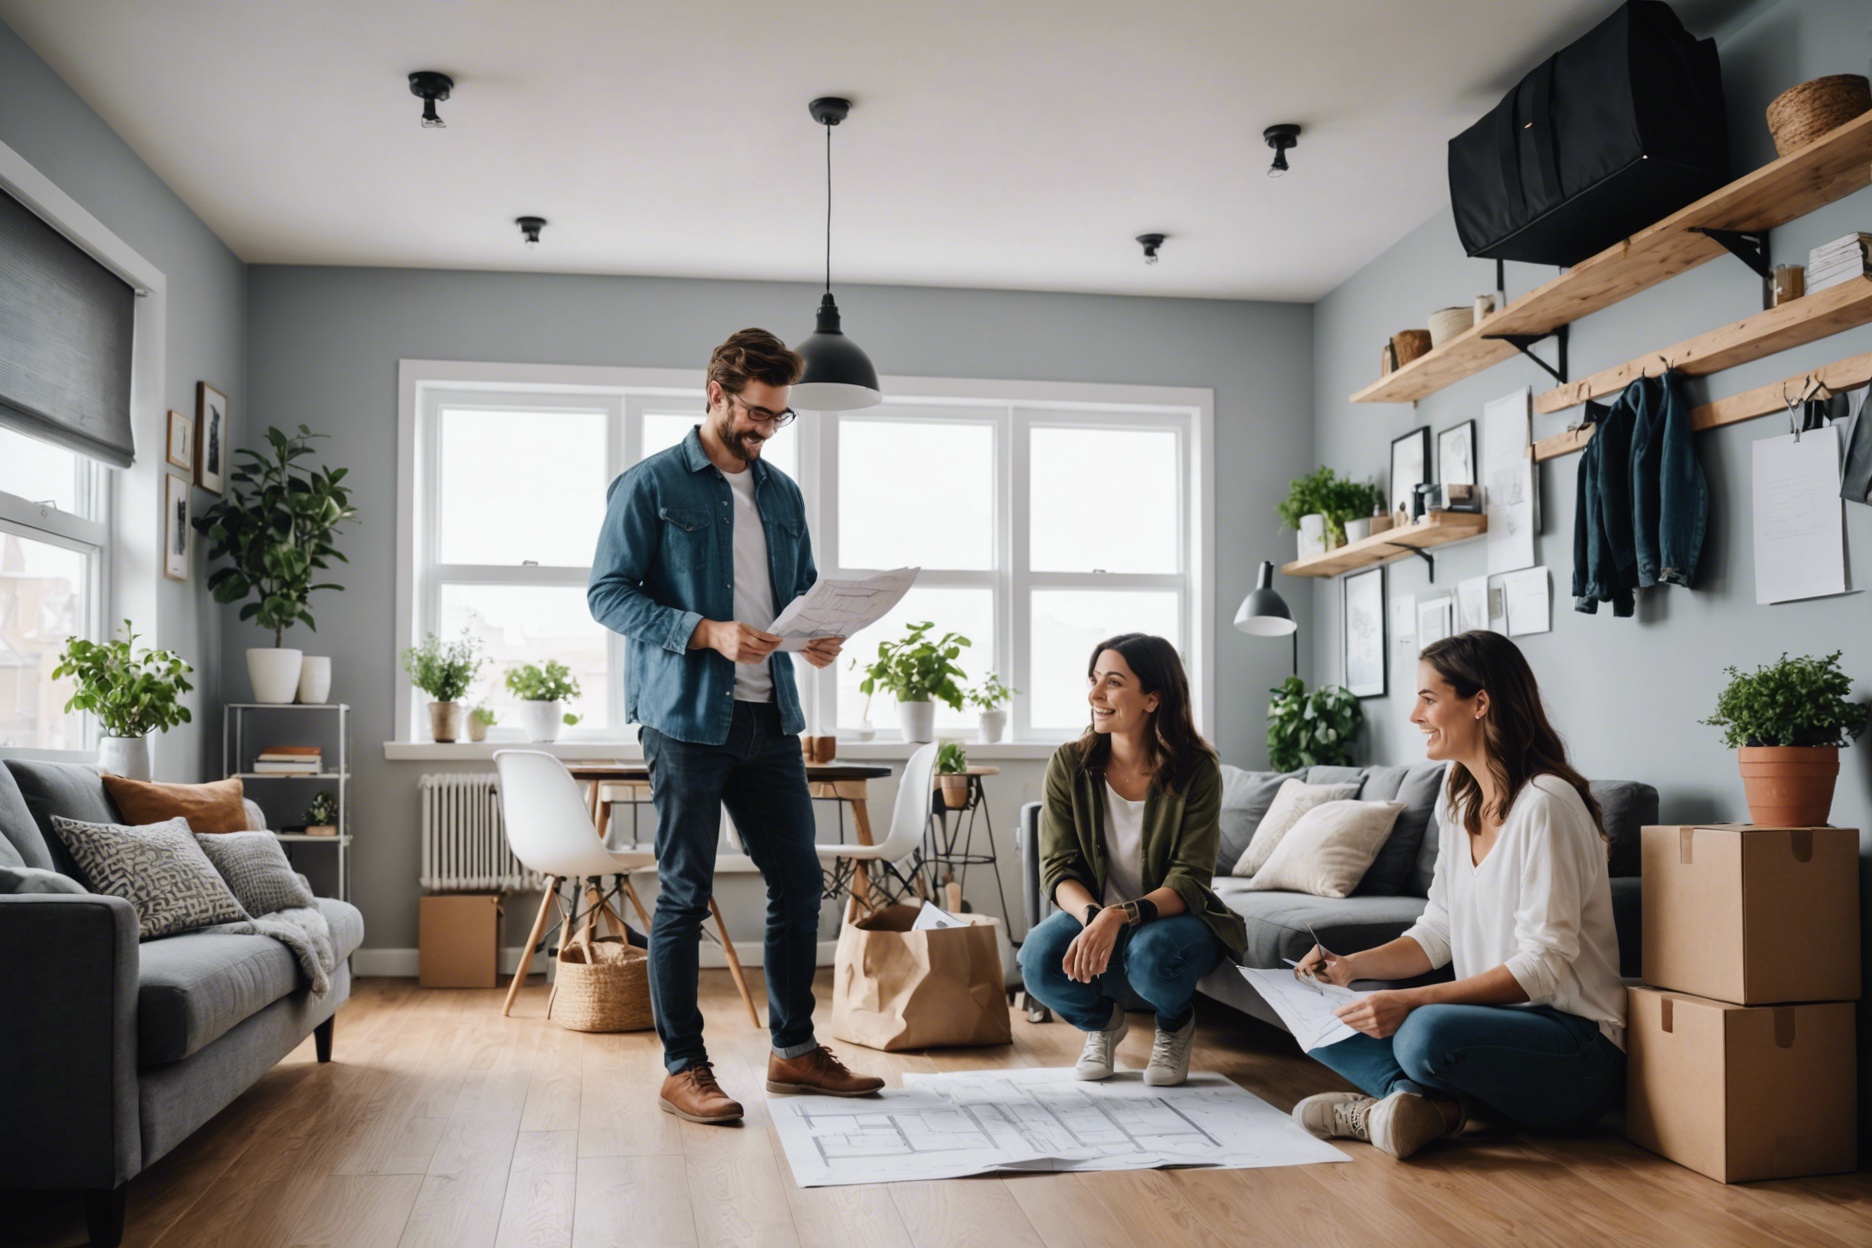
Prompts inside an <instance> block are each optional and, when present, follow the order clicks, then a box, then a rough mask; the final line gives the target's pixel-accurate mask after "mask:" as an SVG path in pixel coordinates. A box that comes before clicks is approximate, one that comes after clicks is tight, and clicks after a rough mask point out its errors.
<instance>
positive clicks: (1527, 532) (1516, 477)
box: [1482, 388, 1540, 573]
mask: <svg viewBox="0 0 1872 1248" xmlns="http://www.w3.org/2000/svg"><path fill="white" fill-rule="evenodd" d="M1533 394H1534V392H1533V391H1532V390H1531V389H1527V388H1523V389H1520V390H1517V391H1515V392H1514V393H1513V394H1510V395H1505V396H1503V397H1502V398H1499V399H1496V400H1495V401H1494V402H1492V403H1490V404H1488V405H1487V406H1485V407H1484V408H1483V409H1482V485H1483V490H1484V498H1485V500H1486V503H1485V507H1484V511H1485V514H1486V515H1487V516H1488V570H1489V572H1490V573H1502V572H1513V571H1515V570H1516V569H1518V568H1527V567H1532V566H1533V565H1534V534H1535V531H1536V530H1537V529H1538V527H1539V524H1540V513H1539V511H1538V509H1537V506H1536V502H1537V500H1536V498H1535V493H1534V491H1535V482H1536V477H1535V475H1534V460H1533V459H1532V458H1531V457H1530V455H1529V450H1530V448H1531V446H1532V428H1533Z"/></svg>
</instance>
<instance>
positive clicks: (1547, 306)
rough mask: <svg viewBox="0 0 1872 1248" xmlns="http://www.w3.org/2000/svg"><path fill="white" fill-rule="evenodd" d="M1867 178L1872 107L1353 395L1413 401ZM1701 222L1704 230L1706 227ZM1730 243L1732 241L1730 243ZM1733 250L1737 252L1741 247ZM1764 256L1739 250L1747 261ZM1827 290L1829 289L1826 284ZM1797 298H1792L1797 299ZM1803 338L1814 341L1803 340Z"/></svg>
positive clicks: (1362, 399) (1871, 164)
mask: <svg viewBox="0 0 1872 1248" xmlns="http://www.w3.org/2000/svg"><path fill="white" fill-rule="evenodd" d="M1869 183H1872V113H1866V114H1864V115H1862V116H1860V117H1856V118H1854V119H1853V120H1852V121H1849V122H1847V123H1846V124H1845V125H1843V126H1841V127H1839V128H1838V129H1837V130H1833V131H1831V132H1830V133H1828V134H1825V135H1823V136H1821V137H1820V138H1818V139H1815V140H1814V141H1813V142H1812V143H1809V144H1807V145H1806V146H1805V147H1802V148H1801V149H1800V150H1799V151H1796V152H1792V153H1790V154H1789V155H1786V156H1783V157H1782V158H1781V159H1779V160H1776V161H1773V162H1771V163H1769V164H1766V165H1763V166H1762V167H1761V168H1759V169H1757V170H1755V172H1753V173H1750V174H1747V175H1745V176H1743V177H1740V178H1737V179H1736V180H1735V181H1734V182H1731V183H1730V184H1729V185H1727V186H1725V187H1722V188H1721V189H1720V190H1716V191H1712V192H1710V193H1709V194H1708V195H1705V196H1704V197H1703V198H1702V199H1699V200H1697V201H1696V202H1695V203H1694V204H1691V205H1689V206H1688V207H1685V208H1681V209H1679V210H1678V211H1676V212H1674V213H1672V214H1671V215H1670V216H1668V217H1665V218H1664V219H1663V220H1662V221H1659V222H1658V223H1657V224H1655V225H1652V226H1649V227H1647V228H1645V229H1643V230H1640V231H1639V232H1638V233H1636V234H1634V235H1632V236H1631V237H1630V238H1628V239H1626V240H1625V241H1624V242H1622V243H1617V244H1615V245H1613V246H1611V247H1608V248H1606V249H1605V250H1604V251H1602V252H1600V253H1599V254H1598V255H1596V256H1592V257H1590V258H1589V259H1586V260H1582V261H1581V262H1580V263H1578V264H1576V265H1574V266H1573V267H1572V268H1571V269H1568V270H1567V271H1566V272H1565V273H1562V274H1561V275H1560V276H1559V277H1556V278H1554V279H1553V280H1552V281H1550V282H1548V283H1547V284H1545V285H1544V286H1540V287H1537V288H1536V289H1534V290H1532V291H1529V292H1528V293H1527V294H1525V295H1523V296H1521V298H1519V299H1516V300H1515V301H1514V302H1513V303H1510V304H1509V305H1508V306H1507V307H1506V308H1504V309H1502V310H1501V311H1500V312H1498V313H1496V314H1495V315H1494V316H1491V317H1489V318H1488V319H1487V320H1485V321H1483V322H1482V323H1481V324H1480V325H1477V326H1475V327H1474V328H1473V329H1469V330H1465V331H1464V332H1462V333H1461V334H1458V335H1457V336H1456V337H1454V338H1452V339H1450V340H1449V341H1448V342H1446V343H1444V344H1443V345H1442V346H1440V347H1437V348H1435V349H1434V350H1431V351H1429V352H1426V353H1425V354H1423V355H1421V356H1419V357H1417V358H1416V359H1414V360H1412V361H1411V362H1410V363H1409V364H1406V365H1404V366H1403V367H1402V368H1399V369H1397V370H1395V371H1394V372H1392V373H1391V374H1389V375H1388V376H1386V377H1383V378H1380V379H1379V380H1378V381H1375V382H1373V383H1372V384H1371V385H1369V386H1367V387H1365V388H1364V389H1363V390H1360V391H1359V392H1358V393H1356V394H1354V395H1353V396H1352V401H1353V402H1354V403H1410V402H1414V401H1416V400H1417V399H1421V398H1423V397H1424V396H1425V395H1430V394H1435V393H1436V392H1437V391H1439V390H1441V389H1443V388H1444V387H1446V386H1451V385H1454V384H1455V383H1456V382H1458V381H1461V380H1462V379H1463V378H1465V377H1471V376H1474V375H1475V374H1476V373H1479V372H1481V371H1482V370H1484V369H1486V368H1488V367H1490V366H1491V365H1494V364H1499V363H1500V362H1501V361H1503V360H1506V359H1510V358H1512V357H1513V356H1514V355H1516V354H1517V348H1516V347H1515V345H1514V344H1513V343H1512V342H1510V341H1505V340H1504V339H1505V337H1507V336H1516V337H1521V336H1536V337H1538V336H1540V335H1544V334H1550V333H1552V332H1553V331H1555V330H1557V329H1559V328H1560V327H1561V326H1562V325H1566V324H1570V323H1571V322H1573V321H1577V320H1579V319H1580V318H1581V317H1583V316H1586V315H1588V314H1590V313H1593V312H1597V311H1599V310H1600V309H1602V308H1608V307H1611V306H1612V305H1613V304H1615V303H1618V302H1619V301H1621V300H1623V299H1628V298H1630V297H1631V296H1632V295H1635V294H1637V293H1638V292H1639V291H1642V290H1649V289H1650V288H1651V287H1653V286H1656V285H1657V284H1658V283H1660V282H1664V281H1667V280H1669V279H1670V278H1673V277H1675V276H1677V274H1679V273H1684V272H1687V271H1689V270H1690V269H1694V268H1696V267H1697V266H1698V265H1700V264H1702V263H1704V262H1705V261H1708V260H1712V259H1714V258H1716V257H1718V256H1726V255H1729V254H1731V252H1732V251H1735V250H1736V246H1740V247H1741V251H1742V252H1749V251H1751V250H1752V244H1749V243H1748V241H1747V240H1745V239H1738V238H1737V236H1738V235H1751V234H1760V233H1762V232H1763V231H1766V230H1771V229H1773V228H1774V227H1776V226H1778V225H1784V224H1786V223H1787V222H1789V221H1792V220H1795V219H1796V218H1798V217H1804V216H1806V215H1807V214H1808V213H1810V212H1813V211H1814V210H1815V209H1817V208H1822V207H1825V206H1826V205H1827V204H1830V203H1832V202H1833V201H1835V200H1838V199H1844V198H1845V197H1846V196H1848V195H1851V194H1852V193H1853V192H1854V191H1857V190H1860V189H1861V188H1863V187H1865V186H1866V185H1868V184H1869ZM1705 231H1707V232H1705ZM1732 244H1734V246H1732ZM1737 254H1738V255H1740V254H1741V252H1737ZM1756 261H1759V262H1761V263H1766V257H1765V256H1764V255H1761V254H1759V253H1756V254H1755V259H1754V260H1747V259H1745V262H1746V263H1749V265H1750V267H1751V268H1755V267H1756ZM1822 293H1823V294H1826V293H1831V292H1822ZM1797 302H1798V301H1797ZM1808 341H1811V339H1809V340H1808Z"/></svg>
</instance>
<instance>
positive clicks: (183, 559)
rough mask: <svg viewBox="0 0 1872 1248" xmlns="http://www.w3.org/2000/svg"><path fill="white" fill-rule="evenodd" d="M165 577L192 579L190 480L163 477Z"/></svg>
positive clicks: (165, 474)
mask: <svg viewBox="0 0 1872 1248" xmlns="http://www.w3.org/2000/svg"><path fill="white" fill-rule="evenodd" d="M163 575H164V576H166V577H168V578H169V579H170V580H172V581H186V580H188V579H189V479H188V478H187V477H178V476H176V475H175V474H174V473H173V472H165V473H164V474H163Z"/></svg>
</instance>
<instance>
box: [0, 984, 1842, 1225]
mask: <svg viewBox="0 0 1872 1248" xmlns="http://www.w3.org/2000/svg"><path fill="white" fill-rule="evenodd" d="M703 976H704V983H703V1008H704V1009H705V1011H706V1012H707V1015H708V1019H709V1043H710V1049H711V1053H712V1055H713V1056H714V1058H715V1061H716V1066H717V1070H718V1072H719V1074H720V1076H721V1080H722V1083H723V1085H724V1086H725V1087H727V1089H728V1090H729V1092H730V1093H731V1094H732V1095H735V1096H737V1097H738V1099H740V1100H742V1101H743V1102H744V1103H745V1104H746V1105H747V1109H748V1119H747V1123H746V1125H745V1126H744V1127H741V1128H723V1127H703V1126H696V1125H693V1124H689V1123H683V1122H679V1121H677V1120H676V1119H675V1118H672V1117H670V1116H669V1115H667V1114H664V1113H662V1112H660V1111H659V1110H658V1108H657V1105H656V1090H657V1085H658V1082H659V1080H660V1078H661V1076H662V1067H661V1064H660V1062H659V1049H658V1046H657V1043H656V1037H655V1035H654V1034H651V1033H643V1034H635V1035H615V1036H588V1035H579V1034H575V1033H573V1032H568V1031H564V1030H562V1029H561V1028H559V1027H558V1026H556V1025H555V1024H552V1023H549V1022H547V1021H545V1020H544V1018H543V1014H544V1009H545V998H546V993H545V989H544V988H541V987H533V988H529V989H527V990H526V991H525V992H524V994H523V995H522V997H521V1000H520V1003H519V1004H518V1005H517V1006H516V1007H515V1012H514V1017H512V1018H509V1019H502V1018H501V1017H500V1001H501V994H500V993H499V992H497V991H485V992H478V991H435V990H423V989H420V988H417V987H416V986H415V984H414V981H411V980H385V979H379V980H369V979H367V980H361V981H359V982H358V984H357V988H356V994H355V996H354V997H353V999H352V1000H351V1001H350V1002H349V1003H348V1004H347V1005H346V1006H345V1007H344V1008H343V1010H342V1012H341V1013H340V1014H339V1016H338V1029H337V1048H336V1059H337V1060H336V1061H334V1062H333V1063H332V1064H331V1065H327V1066H320V1065H317V1064H316V1063H315V1062H314V1061H313V1057H312V1046H311V1042H310V1041H308V1042H307V1043H306V1044H305V1045H304V1046H303V1047H302V1048H301V1049H300V1050H299V1051H298V1052H296V1053H294V1054H293V1055H292V1056H291V1057H289V1058H288V1059H287V1060H286V1061H285V1062H283V1063H281V1064H280V1065H279V1066H278V1067H276V1068H275V1069H274V1070H273V1071H272V1072H270V1073H269V1074H268V1075H267V1076H266V1077H265V1078H263V1079H262V1080H261V1081H260V1082H259V1083H258V1084H256V1085H255V1086H254V1087H253V1088H252V1089H250V1090H249V1091H248V1092H247V1093H246V1095H244V1096H242V1097H241V1098H240V1099H239V1100H237V1101H236V1102H235V1103H234V1104H233V1105H231V1106H229V1107H228V1108H227V1109H226V1110H225V1111H223V1112H222V1113H221V1115H220V1116H219V1117H217V1118H216V1119H215V1120H214V1121H213V1122H211V1123H209V1124H208V1125H207V1126H205V1127H204V1128H202V1129H201V1130H200V1131H198V1132H196V1133H195V1135H194V1136H193V1137H192V1138H191V1139H189V1140H188V1141H187V1142H186V1143H184V1144H183V1145H182V1146H181V1147H180V1148H178V1149H177V1150H176V1151H175V1152H174V1153H172V1154H171V1155H170V1156H168V1157H166V1158H164V1159H163V1160H162V1161H161V1162H159V1163H158V1164H157V1165H156V1166H154V1167H153V1168H152V1169H151V1170H150V1171H148V1172H147V1173H145V1174H143V1175H141V1176H140V1177H138V1178H137V1179H136V1180H135V1181H134V1182H133V1183H132V1184H131V1186H130V1202H129V1204H130V1212H129V1225H128V1232H127V1235H126V1238H125V1243H126V1244H134V1245H146V1246H147V1245H160V1246H161V1248H272V1246H275V1245H278V1246H282V1248H298V1246H305V1248H314V1246H323V1245H330V1246H333V1248H375V1246H377V1245H383V1246H384V1248H391V1246H395V1245H402V1246H403V1248H415V1246H417V1245H437V1246H440V1248H476V1246H489V1248H510V1246H513V1248H518V1246H519V1245H542V1246H544V1245H573V1246H575V1248H600V1246H604V1245H619V1246H624V1245H629V1246H630V1248H653V1246H657V1245H692V1244H747V1245H758V1246H760V1248H769V1246H784V1245H794V1244H797V1245H803V1246H805V1248H817V1246H818V1245H851V1246H852V1248H900V1246H911V1245H914V1246H918V1248H922V1246H934V1245H966V1246H969V1248H974V1246H976V1245H993V1246H995V1248H1001V1246H1003V1245H1006V1246H1020V1245H1044V1246H1047V1248H1054V1246H1057V1248H1096V1246H1098V1245H1124V1246H1126V1248H1132V1246H1134V1245H1139V1244H1148V1243H1173V1244H1179V1245H1181V1244H1217V1245H1224V1244H1226V1245H1230V1246H1231V1248H1239V1246H1241V1245H1249V1244H1281V1245H1316V1244H1317V1245H1346V1246H1348V1248H1351V1246H1354V1245H1357V1246H1359V1248H1372V1246H1376V1245H1425V1246H1427V1248H1428V1246H1434V1248H1448V1246H1449V1245H1456V1244H1472V1243H1473V1244H1483V1243H1486V1244H1489V1245H1519V1244H1552V1245H1572V1244H1620V1245H1633V1244H1672V1245H1676V1244H1706V1245H1721V1244H1737V1245H1803V1246H1811V1245H1831V1246H1841V1248H1843V1246H1846V1245H1853V1246H1861V1245H1865V1244H1867V1243H1872V1174H1868V1173H1866V1172H1861V1173H1859V1174H1855V1175H1844V1176H1837V1177H1833V1178H1822V1179H1806V1180H1791V1181H1784V1182H1777V1183H1763V1184H1751V1185H1747V1186H1740V1187H1724V1186H1722V1185H1720V1184H1717V1183H1713V1182H1711V1181H1709V1180H1708V1179H1705V1178H1703V1177H1701V1176H1700V1175H1697V1174H1693V1173H1691V1172H1690V1171H1687V1170H1683V1169H1679V1168H1678V1167H1676V1166H1674V1165H1672V1164H1670V1163H1669V1162H1666V1161H1663V1160H1661V1159H1659V1158H1657V1157H1653V1156H1651V1155H1650V1154H1648V1153H1645V1152H1643V1151H1641V1150H1639V1149H1637V1148H1635V1147H1633V1146H1632V1145H1630V1144H1627V1143H1626V1142H1625V1141H1624V1140H1622V1139H1620V1138H1619V1137H1617V1136H1616V1135H1610V1134H1608V1135H1602V1136H1595V1137H1593V1138H1586V1139H1538V1138H1533V1137H1527V1136H1508V1137H1495V1138H1488V1139H1482V1140H1465V1141H1463V1142H1462V1143H1460V1144H1457V1145H1448V1146H1437V1147H1433V1148H1432V1149H1431V1150H1429V1151H1427V1152H1426V1153H1424V1154H1422V1155H1420V1156H1419V1157H1418V1158H1416V1159H1413V1160H1412V1161H1410V1162H1406V1163H1399V1162H1394V1161H1392V1160H1391V1159H1390V1158H1388V1157H1385V1156H1384V1155H1383V1154H1381V1153H1378V1152H1377V1151H1375V1150H1373V1149H1371V1148H1369V1147H1366V1146H1364V1145H1360V1144H1348V1145H1346V1146H1345V1147H1346V1150H1347V1152H1348V1153H1349V1154H1350V1155H1351V1156H1352V1159H1353V1160H1352V1163H1351V1164H1350V1165H1323V1166H1322V1165H1315V1166H1294V1167H1287V1168H1283V1169H1272V1170H1229V1171H1204V1170H1181V1171H1136V1172H1123V1173H1103V1174H1088V1175H1021V1176H1012V1177H1008V1178H1005V1179H1003V1178H976V1179H961V1180H951V1181H946V1182H931V1183H900V1184H890V1185H880V1186H876V1187H845V1188H819V1189H813V1190H802V1189H800V1188H797V1187H795V1186H794V1185H793V1181H792V1177H791V1174H790V1172H789V1170H788V1168H787V1163H786V1159H785V1157H784V1156H783V1154H782V1153H781V1150H780V1145H779V1141H778V1140H777V1139H776V1138H775V1136H774V1133H773V1130H772V1127H771V1126H770V1124H769V1120H768V1117H767V1113H766V1106H765V1104H764V1102H763V1094H762V1093H761V1091H760V1088H761V1086H762V1081H763V1075H764V1063H765V1060H766V1059H765V1055H766V1051H767V1044H766V1036H765V1033H763V1032H757V1031H755V1030H754V1029H753V1028H751V1027H750V1026H749V1025H748V1022H747V1016H746V1014H745V1012H743V1010H742V1008H741V1003H740V1001H739V999H738V998H737V997H736V995H735V992H734V989H733V987H732V985H731V983H730V981H729V980H728V978H727V974H726V972H722V971H705V972H703ZM820 980H821V995H820V1000H821V1001H822V1002H823V1001H825V1000H827V999H828V998H829V985H828V984H827V982H826V980H827V977H826V976H825V975H824V974H822V975H821V977H820ZM1139 1021H1144V1020H1139ZM1140 1033H1141V1034H1140ZM1149 1044H1150V1030H1149V1026H1148V1023H1147V1022H1146V1025H1145V1026H1143V1027H1141V1028H1138V1027H1134V1028H1133V1030H1132V1034H1131V1038H1130V1039H1129V1040H1127V1042H1126V1043H1125V1045H1124V1048H1123V1051H1122V1052H1123V1057H1124V1059H1125V1061H1124V1064H1125V1065H1127V1066H1133V1067H1141V1066H1142V1065H1143V1063H1144V1059H1145V1057H1146V1056H1147V1054H1148V1051H1149ZM843 1051H844V1055H845V1056H846V1057H847V1058H849V1059H850V1061H851V1064H852V1065H853V1066H854V1067H855V1068H858V1069H861V1070H866V1071H873V1072H876V1073H880V1074H884V1075H886V1076H888V1077H889V1079H890V1082H891V1083H892V1084H897V1083H898V1082H899V1081H900V1077H901V1076H902V1075H903V1074H905V1073H906V1072H910V1071H933V1070H959V1069H970V1068H979V1067H984V1066H1005V1065H1009V1064H1013V1065H1048V1064H1061V1063H1065V1062H1068V1061H1070V1060H1072V1059H1073V1058H1074V1057H1076V1056H1077V1054H1078V1033H1077V1032H1074V1031H1073V1030H1072V1029H1071V1028H1070V1027H1068V1026H1067V1025H1066V1024H1064V1023H1057V1022H1056V1023H1052V1024H1049V1025H1044V1026H1033V1025H1029V1024H1028V1023H1026V1022H1025V1021H1024V1020H1020V1019H1018V1018H1017V1020H1016V1023H1015V1027H1014V1044H1013V1047H1012V1048H1011V1049H1006V1048H1003V1049H983V1050H961V1051H950V1052H944V1053H939V1054H933V1055H927V1056H926V1055H916V1054H912V1055H889V1054H881V1053H872V1052H870V1051H868V1050H864V1049H858V1048H856V1047H855V1046H849V1045H848V1046H844V1050H843ZM1194 1066H1195V1068H1197V1069H1202V1070H1219V1071H1222V1072H1224V1073H1226V1074H1228V1075H1230V1076H1232V1077H1233V1078H1234V1079H1235V1080H1236V1081H1237V1082H1239V1083H1241V1084H1242V1085H1243V1086H1245V1087H1247V1088H1249V1089H1251V1090H1253V1091H1254V1092H1256V1093H1258V1094H1259V1095H1261V1096H1262V1097H1264V1098H1266V1099H1267V1100H1268V1101H1270V1102H1272V1103H1273V1104H1275V1105H1277V1106H1279V1107H1281V1108H1283V1109H1286V1108H1288V1107H1290V1106H1291V1105H1292V1103H1293V1102H1294V1101H1295V1100H1296V1099H1297V1098H1299V1097H1301V1096H1304V1095H1307V1094H1309V1093H1312V1092H1317V1091H1324V1090H1327V1089H1330V1088H1335V1087H1343V1086H1345V1085H1343V1084H1341V1083H1339V1082H1338V1081H1337V1079H1336V1078H1335V1077H1334V1076H1333V1075H1331V1074H1330V1073H1328V1072H1326V1071H1325V1070H1324V1069H1323V1068H1321V1067H1319V1066H1317V1065H1315V1064H1314V1063H1312V1062H1310V1061H1308V1060H1306V1059H1305V1058H1304V1057H1303V1056H1302V1055H1301V1054H1300V1053H1299V1052H1298V1050H1297V1049H1295V1048H1294V1047H1293V1045H1292V1042H1291V1041H1290V1040H1288V1039H1287V1038H1286V1037H1285V1036H1284V1035H1283V1034H1281V1033H1279V1032H1276V1031H1274V1030H1272V1029H1270V1028H1267V1027H1264V1026H1262V1025H1261V1024H1259V1023H1256V1022H1253V1021H1251V1020H1249V1019H1246V1018H1244V1017H1243V1016H1242V1015H1239V1014H1236V1013H1234V1012H1233V1011H1230V1010H1226V1009H1224V1008H1222V1007H1219V1006H1212V1005H1209V1004H1208V1003H1205V1006H1204V1009H1203V1012H1202V1024H1201V1027H1200V1029H1199V1031H1198V1042H1197V1048H1196V1058H1195V1062H1194ZM4 1199H6V1200H7V1201H8V1202H9V1204H8V1206H7V1207H6V1210H5V1213H4V1215H0V1243H4V1244H6V1245H66V1244H77V1243H82V1242H83V1234H82V1222H81V1218H80V1215H79V1211H78V1209H77V1206H76V1203H75V1202H73V1201H69V1200H65V1199H54V1200H39V1199H35V1200H33V1201H30V1202H28V1203H27V1204H26V1205H24V1206H22V1205H19V1204H17V1203H13V1202H14V1200H15V1198H14V1197H6V1198H4Z"/></svg>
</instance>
